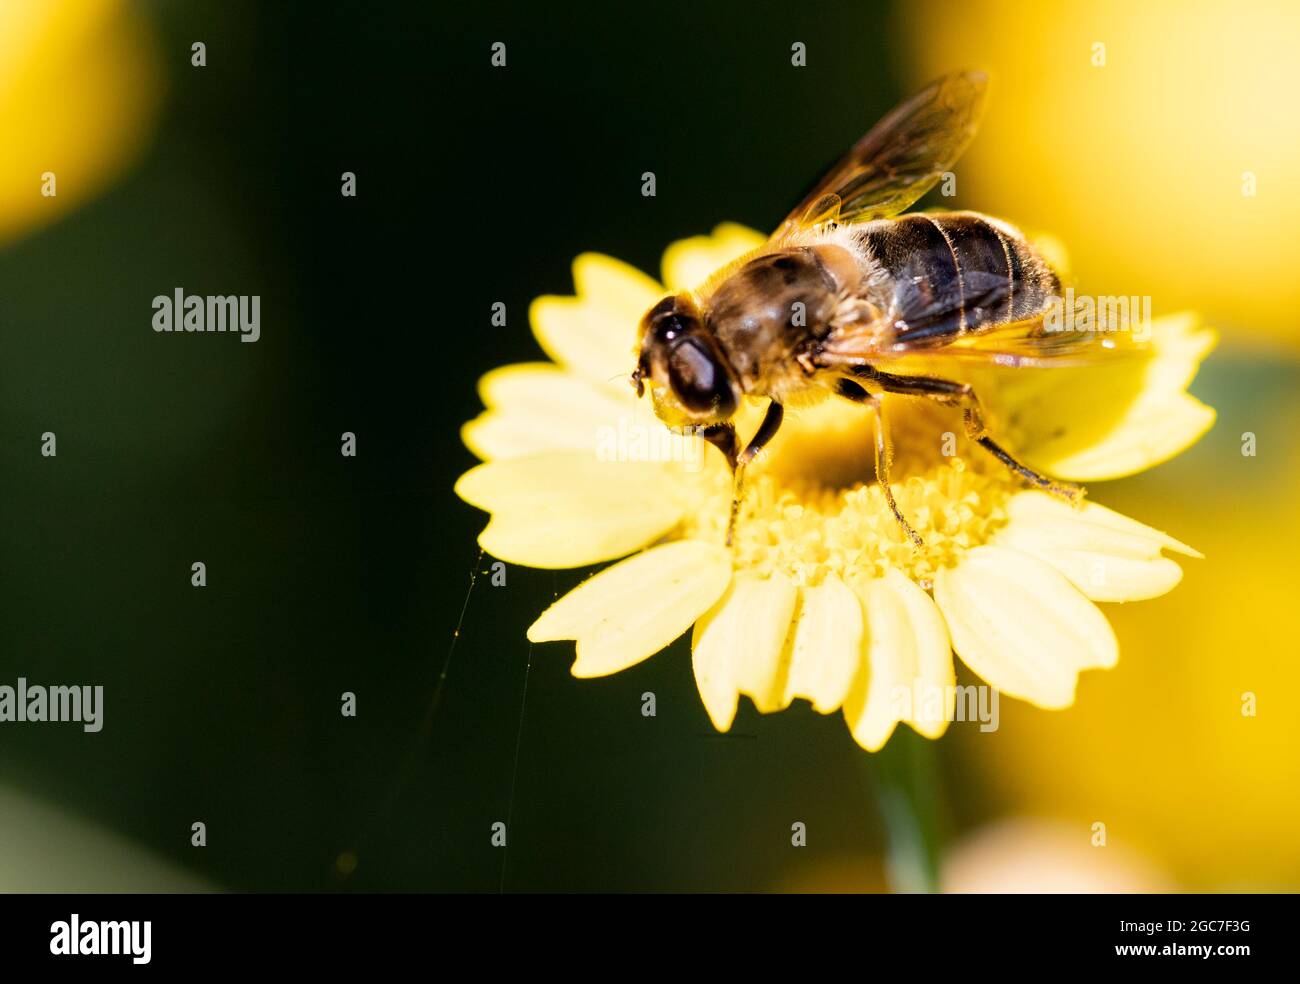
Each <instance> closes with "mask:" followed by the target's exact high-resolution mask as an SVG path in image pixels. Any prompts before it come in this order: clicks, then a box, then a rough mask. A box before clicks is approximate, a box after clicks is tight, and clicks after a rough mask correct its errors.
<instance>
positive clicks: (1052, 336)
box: [890, 315, 1151, 367]
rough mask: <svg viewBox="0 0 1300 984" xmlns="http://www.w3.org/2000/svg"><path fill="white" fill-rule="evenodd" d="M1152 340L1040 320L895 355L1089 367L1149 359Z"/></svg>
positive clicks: (901, 348) (900, 349) (1131, 333)
mask: <svg viewBox="0 0 1300 984" xmlns="http://www.w3.org/2000/svg"><path fill="white" fill-rule="evenodd" d="M1147 334H1149V333H1146V334H1144V333H1142V332H1141V331H1140V330H1139V331H1106V330H1104V329H1101V328H1099V327H1096V326H1093V325H1086V324H1085V325H1083V326H1081V327H1075V328H1068V329H1064V330H1062V329H1054V328H1053V327H1052V326H1049V325H1048V323H1047V322H1046V319H1045V318H1044V317H1043V316H1041V315H1039V316H1038V317H1034V318H1029V319H1026V320H1024V321H1013V322H1009V323H1007V324H1001V325H997V326H994V327H991V328H988V329H985V330H982V331H977V332H972V333H970V334H967V335H961V336H958V337H957V338H955V339H953V340H951V341H950V342H949V343H948V344H946V345H942V346H939V347H936V348H933V349H928V350H927V349H920V348H917V347H912V346H907V345H899V346H896V347H895V349H894V351H893V352H892V353H890V354H895V355H900V356H901V355H909V354H913V353H920V352H925V354H931V355H934V356H935V357H937V358H941V359H957V360H959V361H963V362H972V363H983V364H985V365H1003V366H1036V367H1050V366H1060V367H1064V366H1089V365H1102V364H1110V363H1113V362H1114V361H1115V360H1117V359H1130V358H1140V357H1142V356H1144V355H1149V354H1150V352H1151V346H1150V344H1149V342H1147V341H1146V337H1147Z"/></svg>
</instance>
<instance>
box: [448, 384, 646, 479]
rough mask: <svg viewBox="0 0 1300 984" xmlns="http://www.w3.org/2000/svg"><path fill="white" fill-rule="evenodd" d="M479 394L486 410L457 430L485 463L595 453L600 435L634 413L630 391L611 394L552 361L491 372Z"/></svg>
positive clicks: (613, 428)
mask: <svg viewBox="0 0 1300 984" xmlns="http://www.w3.org/2000/svg"><path fill="white" fill-rule="evenodd" d="M478 390H479V395H480V396H481V397H482V399H483V403H484V404H485V405H486V406H487V410H485V411H484V412H483V413H481V414H479V415H478V416H477V417H475V418H474V419H473V420H471V421H470V422H469V423H467V424H466V425H465V426H464V427H463V428H462V429H461V438H462V439H463V440H464V441H465V444H466V446H467V447H468V448H469V449H470V450H471V451H473V452H474V453H475V454H476V455H478V456H479V457H480V458H483V459H485V460H491V459H493V458H516V457H519V456H520V455H525V454H536V453H538V452H540V451H555V450H590V451H592V452H593V453H594V452H595V451H596V449H597V443H598V441H599V439H600V437H601V436H602V434H603V433H604V432H605V431H606V430H616V429H617V425H618V421H619V419H620V418H621V417H627V416H629V415H631V414H634V413H635V412H636V408H637V400H636V398H635V395H634V394H633V393H632V390H631V389H630V388H629V389H628V390H627V391H626V392H625V393H623V394H619V393H615V392H612V391H611V390H610V389H608V388H607V387H603V386H598V385H596V384H594V383H591V382H588V381H587V380H586V379H584V378H582V377H581V376H578V375H577V374H575V373H573V372H570V371H569V370H567V369H564V368H562V367H560V366H557V365H554V364H552V363H550V362H528V363H518V364H515V365H508V366H502V367H501V368H499V369H494V370H492V371H491V372H489V373H488V374H487V375H485V376H484V377H483V378H482V379H481V380H479V386H478ZM661 429H662V428H661Z"/></svg>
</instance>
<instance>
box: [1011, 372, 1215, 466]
mask: <svg viewBox="0 0 1300 984" xmlns="http://www.w3.org/2000/svg"><path fill="white" fill-rule="evenodd" d="M1103 398H1104V397H1103ZM1214 420H1215V413H1214V408H1213V407H1209V406H1206V405H1205V404H1204V403H1202V402H1201V401H1200V400H1198V399H1196V398H1195V397H1194V396H1190V395H1188V394H1187V393H1171V394H1166V395H1163V396H1161V397H1160V398H1158V399H1157V398H1154V397H1153V398H1149V399H1148V398H1142V399H1139V400H1137V401H1136V402H1134V403H1133V404H1131V405H1130V406H1129V408H1128V411H1127V412H1126V413H1125V414H1124V416H1123V417H1121V418H1120V419H1119V420H1118V421H1116V423H1115V425H1114V429H1113V430H1112V431H1111V432H1110V433H1109V434H1107V435H1106V436H1105V438H1104V439H1102V440H1100V441H1098V442H1097V443H1095V444H1090V445H1088V446H1087V447H1084V448H1081V449H1079V450H1077V451H1067V450H1064V449H1062V448H1057V447H1055V446H1054V443H1053V442H1048V443H1046V444H1044V445H1043V446H1042V447H1041V448H1039V449H1035V451H1034V452H1032V460H1033V461H1034V463H1035V464H1038V465H1039V466H1040V467H1042V468H1044V469H1046V470H1048V471H1050V472H1051V473H1052V474H1053V475H1056V476H1057V477H1059V478H1064V479H1068V480H1069V481H1073V482H1096V481H1102V480H1104V479H1111V478H1123V477H1124V476H1126V475H1134V474H1136V473H1138V472H1141V471H1145V470H1146V469H1148V468H1153V467H1155V466H1156V465H1158V464H1161V463H1162V462H1165V461H1168V460H1169V459H1170V458H1172V457H1174V456H1175V455H1177V454H1181V453H1182V452H1183V451H1185V450H1186V449H1187V448H1189V447H1191V446H1192V445H1193V444H1195V443H1196V442H1197V441H1199V440H1200V439H1201V437H1202V436H1203V435H1204V434H1205V433H1206V432H1207V431H1208V430H1209V429H1210V428H1211V427H1213V426H1214Z"/></svg>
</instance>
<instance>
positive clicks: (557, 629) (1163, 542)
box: [456, 225, 1213, 750]
mask: <svg viewBox="0 0 1300 984" xmlns="http://www.w3.org/2000/svg"><path fill="white" fill-rule="evenodd" d="M763 240H764V237H763V236H761V235H760V234H759V233H757V232H754V231H752V230H749V229H745V228H742V227H740V226H736V225H722V226H719V227H718V228H717V229H716V230H715V231H714V234H713V235H712V236H709V237H705V236H699V237H695V238H692V239H688V240H683V241H681V242H678V243H674V244H673V245H672V246H670V247H669V248H668V250H667V251H666V253H665V254H664V261H663V281H664V284H663V285H662V286H661V285H660V284H658V283H656V282H654V281H653V280H651V279H650V278H649V277H646V276H645V275H644V274H642V273H640V272H639V271H637V270H634V269H632V268H631V267H628V266H626V265H624V264H622V263H620V262H618V261H616V260H613V259H610V258H608V257H604V256H599V255H594V254H586V255H583V256H581V257H579V258H578V259H577V260H576V261H575V263H574V281H575V284H576V287H577V296H576V297H567V298H557V297H544V298H540V299H538V300H537V301H535V302H534V304H533V307H532V311H531V320H532V324H533V329H534V332H535V334H536V335H537V338H538V340H539V342H540V343H541V345H542V348H543V349H544V350H545V351H546V352H547V354H548V355H550V356H551V358H552V359H553V360H554V362H551V363H532V364H523V365H512V366H505V367H503V368H501V369H498V370H495V371H494V372H492V373H489V374H488V375H487V376H485V377H484V379H483V380H482V383H481V384H480V391H481V394H482V397H483V401H484V403H485V404H486V406H487V408H488V409H487V410H486V411H485V412H484V413H483V414H481V415H480V416H479V417H478V418H476V419H475V420H473V421H471V422H469V423H468V424H466V426H465V428H464V432H463V437H464V440H465V442H466V444H467V445H468V447H469V448H470V449H471V450H472V451H474V453H475V454H477V455H478V456H479V457H481V458H483V459H484V463H483V464H481V465H479V466H477V467H475V468H473V469H471V470H470V471H469V472H467V473H466V474H465V475H463V476H461V478H460V480H459V481H458V483H457V485H456V491H457V493H458V494H459V495H460V496H461V498H463V499H464V500H465V501H467V502H469V503H471V504H472V505H475V506H478V507H479V508H482V509H484V510H486V511H488V512H489V513H491V521H490V523H489V524H488V526H487V528H486V529H485V530H484V531H483V533H482V535H481V536H480V543H481V544H482V546H483V547H484V549H485V550H487V551H488V552H489V553H491V554H493V555H494V556H496V557H500V558H502V559H504V560H506V561H509V562H512V563H518V564H524V565H527V566H531V567H541V568H565V567H578V566H584V565H589V564H597V563H601V562H604V561H610V560H616V559H618V558H620V557H624V556H625V555H627V554H629V553H632V552H634V551H640V552H639V553H636V554H635V555H634V556H632V557H631V558H629V559H626V560H623V561H621V562H620V563H617V564H614V565H613V566H611V567H609V568H607V569H605V570H604V571H602V572H600V573H599V574H597V575H595V576H594V577H592V578H590V579H589V580H587V581H585V582H584V583H582V584H581V585H579V586H578V587H577V588H576V589H574V590H573V591H572V592H570V593H569V594H567V595H566V596H564V597H563V598H561V599H560V600H558V601H557V602H556V603H555V604H554V605H552V606H551V607H550V608H549V609H548V610H547V611H546V612H545V613H543V615H542V616H541V617H540V618H539V619H538V620H537V621H536V622H535V623H534V624H533V625H532V627H531V628H530V629H529V632H528V636H529V638H530V639H531V640H533V641H534V642H543V641H552V640H560V639H575V640H577V659H576V661H575V662H574V665H573V673H574V675H575V676H579V677H595V676H603V675H606V674H610V673H615V672H618V671H619V670H622V669H625V668H627V667H629V666H632V665H634V664H635V663H638V662H640V661H641V660H643V659H646V658H647V657H649V656H651V655H653V654H655V653H656V652H658V651H659V650H661V649H663V648H664V647H666V646H667V645H669V644H670V643H671V642H673V640H675V639H676V638H678V637H679V636H680V635H682V634H683V633H684V632H685V631H686V630H688V629H690V628H691V627H692V625H693V626H694V633H693V639H692V654H693V656H692V659H693V665H694V670H695V678H696V682H697V685H698V687H699V691H700V695H701V698H702V699H703V701H704V704H705V707H706V709H707V710H708V713H709V716H710V718H711V719H712V721H713V723H714V725H715V726H716V727H717V728H718V729H719V730H726V729H728V728H729V727H730V725H731V723H732V720H733V718H734V716H735V713H736V708H737V704H738V700H739V696H740V695H741V694H746V695H748V696H749V697H751V698H752V699H753V701H754V704H755V705H756V706H757V707H758V709H759V710H761V711H775V710H780V709H782V708H784V707H787V706H789V704H790V703H791V702H792V701H793V700H794V698H796V697H801V698H805V699H807V700H809V701H811V703H812V704H813V706H814V707H815V708H816V709H817V710H818V711H820V712H822V713H830V712H831V711H835V710H840V709H842V710H843V713H844V716H845V719H846V721H847V723H848V725H849V728H850V729H851V731H852V733H853V736H854V738H855V739H856V740H857V741H858V743H859V744H861V745H862V746H863V747H864V748H867V749H870V750H875V749H878V748H880V747H881V746H882V745H884V743H885V742H886V741H887V740H888V738H889V736H890V734H891V733H892V732H893V730H894V728H895V726H896V725H897V724H898V722H900V721H903V722H906V723H907V724H909V725H910V726H912V727H913V728H914V729H916V730H917V731H918V732H919V733H921V734H923V735H926V736H928V737H938V736H939V735H941V734H943V732H944V731H945V729H946V728H947V725H948V722H949V721H950V720H952V719H953V717H954V712H956V711H957V708H956V707H955V704H956V698H957V693H956V688H955V676H954V668H953V660H952V652H953V651H954V650H955V651H956V653H957V654H958V655H959V656H960V657H961V658H962V660H963V661H964V662H965V663H966V664H967V666H969V667H970V668H971V669H972V670H974V671H975V672H976V673H978V674H979V675H980V676H981V677H983V678H984V679H985V680H986V681H988V683H990V684H991V685H992V686H994V687H995V688H997V689H998V690H999V691H1000V692H1002V693H1005V694H1007V695H1010V696H1013V697H1019V698H1023V699H1025V700H1028V701H1030V702H1032V703H1034V704H1036V705H1038V706H1040V707H1046V708H1061V707H1067V706H1069V705H1070V704H1071V703H1072V702H1073V700H1074V691H1075V686H1076V682H1077V679H1078V675H1079V673H1080V671H1082V670H1085V669H1091V668H1104V667H1110V666H1113V665H1114V664H1115V662H1116V659H1117V658H1118V647H1117V643H1116V639H1115V635H1114V633H1113V632H1112V630H1111V627H1110V624H1109V622H1108V621H1107V619H1106V618H1105V616H1104V615H1103V614H1102V613H1101V611H1100V609H1098V608H1097V606H1096V605H1095V604H1094V602H1096V601H1112V602H1113V601H1130V600H1137V599H1145V598H1153V597H1156V596H1158V595H1161V594H1164V593H1165V592H1167V591H1169V590H1170V589H1171V588H1173V587H1174V585H1175V584H1177V583H1178V581H1179V579H1180V578H1181V576H1182V572H1181V569H1180V568H1179V566H1178V565H1177V564H1176V563H1175V562H1174V561H1173V560H1171V559H1169V558H1168V557H1166V556H1164V551H1166V550H1169V551H1173V552H1176V553H1182V554H1185V555H1189V556H1199V555H1197V554H1196V553H1195V551H1193V550H1192V549H1191V548H1189V547H1187V546H1185V545H1183V544H1181V543H1179V542H1178V541H1177V540H1174V539H1173V538H1171V537H1169V536H1167V535H1165V534H1164V533H1161V532H1159V531H1158V530H1155V529H1152V528H1151V527H1148V526H1145V525H1143V524H1141V523H1139V522H1137V521H1135V520H1132V519H1129V518H1127V517H1125V516H1122V515H1120V514H1119V513H1116V512H1113V511H1111V510H1109V509H1106V508H1104V507H1102V506H1100V505H1097V504H1094V503H1089V504H1087V505H1084V506H1083V507H1082V508H1078V509H1075V508H1071V507H1070V506H1068V505H1066V504H1064V503H1062V502H1059V501H1057V500H1055V499H1053V498H1051V497H1049V496H1047V495H1045V494H1043V493H1041V492H1037V491H1024V490H1022V489H1020V488H1019V487H1018V486H1017V484H1016V482H1015V480H1014V479H1013V477H1012V476H1011V474H1010V473H1009V472H1008V471H1007V470H1006V469H1004V468H1002V467H1001V466H999V465H997V464H996V463H993V462H992V461H991V460H987V459H986V458H985V457H984V456H983V455H982V453H981V452H976V453H975V454H972V455H971V456H970V457H969V458H968V457H967V456H966V455H965V453H964V451H965V450H968V448H967V447H966V445H965V444H961V445H958V444H957V443H956V441H957V437H956V435H958V434H961V433H962V432H963V431H962V427H961V425H960V419H959V417H956V416H955V414H957V413H958V411H955V410H952V409H948V408H943V407H936V406H934V405H932V404H929V403H925V402H922V401H905V402H903V403H895V404H892V406H893V407H894V410H893V413H892V419H893V420H894V421H896V423H895V425H894V434H895V441H896V443H897V448H898V453H897V456H896V459H895V466H894V467H895V469H896V471H895V475H896V478H895V481H894V492H895V497H896V498H897V500H898V504H899V506H900V507H901V509H902V511H903V513H904V514H905V515H907V516H908V517H909V519H910V520H911V521H912V523H913V524H914V525H915V526H916V528H917V530H918V531H919V532H920V533H921V535H922V537H923V539H924V541H925V543H924V546H923V547H921V548H916V547H914V546H913V545H912V543H911V542H910V541H908V540H907V539H906V537H905V536H904V534H903V533H902V531H901V530H900V528H899V526H898V524H897V523H896V522H895V520H894V518H893V515H892V513H891V512H890V510H889V508H888V506H887V504H886V502H885V498H884V495H883V493H882V491H881V489H880V488H879V486H878V485H877V484H875V483H874V482H873V481H872V479H873V470H872V456H871V455H870V454H869V453H868V449H869V448H871V447H872V427H873V426H874V423H873V418H872V417H871V415H870V413H869V411H867V410H866V409H865V408H861V407H856V406H853V405H851V404H847V403H844V402H842V401H828V402H826V403H823V404H820V405H817V406H814V407H810V408H804V409H802V410H800V411H797V412H792V413H791V414H790V416H789V417H788V418H787V423H786V426H785V428H784V429H783V430H782V431H781V433H780V434H779V435H778V437H777V439H776V440H775V441H774V442H773V444H772V446H771V449H770V453H767V454H765V455H764V456H763V457H762V458H760V459H759V460H758V461H756V462H755V463H754V464H753V465H751V467H750V470H749V471H748V472H747V487H746V494H745V498H744V502H743V504H742V507H741V513H740V519H739V523H738V526H737V530H736V537H735V541H734V543H733V546H732V548H731V549H730V550H728V549H727V548H726V547H724V546H723V543H724V540H725V531H726V526H727V519H728V511H729V508H730V498H731V496H730V490H731V477H730V472H729V470H728V469H727V466H726V464H725V462H724V461H723V459H722V457H721V455H715V454H712V453H708V454H706V453H705V452H704V445H703V442H702V441H701V440H700V439H699V438H695V437H685V436H678V435H669V434H668V433H667V432H666V431H665V429H664V428H663V426H662V424H660V423H659V422H658V421H657V420H656V419H655V418H654V416H653V414H652V411H651V410H650V409H649V398H648V397H647V398H645V399H643V400H637V398H636V397H635V396H634V395H633V394H632V392H631V390H630V388H629V386H628V376H627V374H628V370H629V367H630V366H631V364H632V361H633V355H632V348H633V345H634V338H635V330H636V325H637V323H638V319H639V318H640V316H641V314H642V313H643V312H644V311H645V310H646V309H647V308H649V307H650V306H651V305H652V304H653V303H655V302H656V301H657V300H658V299H659V298H660V297H661V296H662V295H663V294H664V292H665V288H666V289H667V290H668V291H674V290H679V289H686V288H689V287H690V286H692V285H694V284H697V283H699V282H700V281H701V280H703V279H704V278H705V277H706V276H707V275H708V274H709V273H711V272H712V271H713V270H715V269H717V268H718V267H720V266H722V265H724V264H726V263H727V262H729V261H731V260H732V259H734V258H736V257H737V256H739V255H741V254H743V253H745V252H747V251H748V250H751V249H753V248H755V247H756V246H758V245H759V244H761V243H762V242H763ZM1152 332H1153V334H1152V342H1153V345H1152V353H1153V354H1152V356H1151V357H1150V358H1149V359H1145V360H1143V359H1138V360H1133V361H1131V362H1130V363H1126V364H1125V366H1124V367H1117V368H1116V369H1115V370H1113V371H1111V372H1108V373H1106V374H1105V375H1104V376H1103V377H1102V378H1098V377H1097V373H1096V371H1095V370H1092V371H1090V370H1084V369H1079V370H1070V369H1061V370H1056V369H1053V370H1039V371H1029V370H1023V369H1020V370H1002V372H1003V374H1004V377H1003V378H1002V379H1001V380H1000V381H999V383H998V385H997V386H996V388H994V389H990V388H987V387H986V388H983V389H982V390H981V392H988V393H994V392H996V393H997V399H995V400H991V401H989V407H990V413H991V415H992V416H993V417H994V418H995V419H997V420H999V421H1000V424H999V427H1000V430H999V432H1000V433H1005V434H1013V435H1015V436H1016V440H1014V441H1013V442H1012V443H1013V445H1014V446H1015V447H1017V448H1018V450H1019V451H1020V452H1021V453H1023V454H1024V455H1025V457H1026V458H1027V459H1028V460H1029V461H1030V462H1032V463H1034V464H1035V465H1037V466H1039V467H1041V468H1044V469H1045V470H1046V471H1048V472H1050V473H1052V474H1055V475H1057V476H1059V477H1062V478H1067V479H1089V480H1092V479H1101V478H1109V477H1115V476H1117V475H1121V474H1129V473H1131V472H1134V471H1138V470H1141V469H1143V468H1146V467H1149V466H1150V465H1152V464H1155V463H1157V462H1159V461H1163V460H1165V459H1166V458H1168V457H1170V456H1172V455H1174V454H1177V453H1178V452H1179V451H1181V450H1182V449H1183V448H1185V447H1187V446H1188V445H1190V444H1191V443H1193V442H1194V441H1195V440H1196V439H1197V438H1199V437H1200V436H1201V434H1203V433H1204V431H1205V430H1206V429H1207V428H1208V427H1209V426H1210V424H1211V423H1212V421H1213V411H1212V410H1211V409H1210V408H1208V407H1205V406H1204V405H1202V404H1200V403H1199V402H1198V401H1196V400H1195V399H1193V398H1192V397H1190V396H1189V395H1188V394H1187V393H1186V387H1187V384H1188V383H1189V382H1190V380H1191V378H1192V375H1193V374H1194V373H1195V370H1196V366H1197V364H1198V363H1199V361H1200V360H1201V358H1203V357H1204V355H1205V354H1206V352H1208V350H1209V348H1210V347H1211V346H1212V344H1213V334H1212V333H1211V332H1208V331H1206V330H1204V329H1201V328H1199V327H1198V326H1197V324H1196V322H1195V321H1194V320H1193V319H1191V318H1186V317H1182V318H1174V319H1165V320H1161V321H1157V322H1156V323H1155V324H1154V325H1153V326H1152ZM949 374H950V375H951V373H949ZM759 413H760V408H759V406H757V405H755V406H750V407H747V408H745V409H744V410H743V411H742V415H741V418H740V419H741V426H742V428H743V427H744V426H745V425H746V424H747V423H748V424H749V425H751V426H752V424H753V422H754V421H755V420H756V419H757V416H758V415H759ZM945 432H946V433H947V434H950V435H951V436H952V439H953V442H954V445H953V449H954V453H953V454H952V455H950V456H945V455H942V454H939V453H937V441H936V438H937V437H938V436H939V435H941V434H945ZM959 451H960V452H962V453H956V452H959ZM643 548H644V549H643Z"/></svg>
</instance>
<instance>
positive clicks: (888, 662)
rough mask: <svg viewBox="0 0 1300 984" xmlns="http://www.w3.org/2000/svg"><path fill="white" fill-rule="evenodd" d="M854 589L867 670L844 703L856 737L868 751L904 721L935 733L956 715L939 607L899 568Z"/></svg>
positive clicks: (949, 656)
mask: <svg viewBox="0 0 1300 984" xmlns="http://www.w3.org/2000/svg"><path fill="white" fill-rule="evenodd" d="M853 588H854V590H855V591H857V592H858V594H859V596H860V598H861V599H862V604H863V606H864V608H865V611H866V646H865V659H864V660H863V664H862V672H861V673H860V675H859V677H858V679H857V681H855V683H854V686H853V689H852V690H851V691H850V693H849V695H848V697H847V698H846V699H845V701H844V719H845V721H847V722H848V725H849V729H850V730H851V731H852V732H853V738H854V740H855V741H857V743H858V744H859V745H861V746H862V747H863V748H865V749H867V750H868V751H871V752H874V751H877V750H879V749H880V748H881V747H883V746H884V744H885V742H886V741H888V740H889V736H890V735H891V734H893V732H894V727H895V725H897V723H898V722H899V721H905V722H907V723H908V724H910V725H911V726H912V727H913V728H915V729H916V730H917V731H918V732H919V733H920V734H923V735H925V736H926V737H927V738H938V737H939V736H940V735H942V734H943V733H944V731H945V730H947V727H948V722H949V721H950V720H951V719H952V715H953V704H954V701H955V690H954V687H955V686H956V678H955V676H954V675H953V665H952V647H951V644H950V642H949V640H948V630H947V627H946V626H945V625H944V621H943V618H942V616H941V615H940V613H939V609H938V608H937V607H935V604H934V602H933V601H932V600H931V599H930V596H929V595H927V594H926V593H925V592H924V591H922V590H921V588H920V587H918V586H917V585H916V584H915V583H914V582H913V581H912V580H910V579H909V578H907V577H905V576H903V575H902V574H901V573H899V572H898V571H897V570H894V569H892V568H891V569H889V570H887V571H886V572H885V576H884V577H881V578H876V579H873V580H870V581H855V582H854V583H853Z"/></svg>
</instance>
